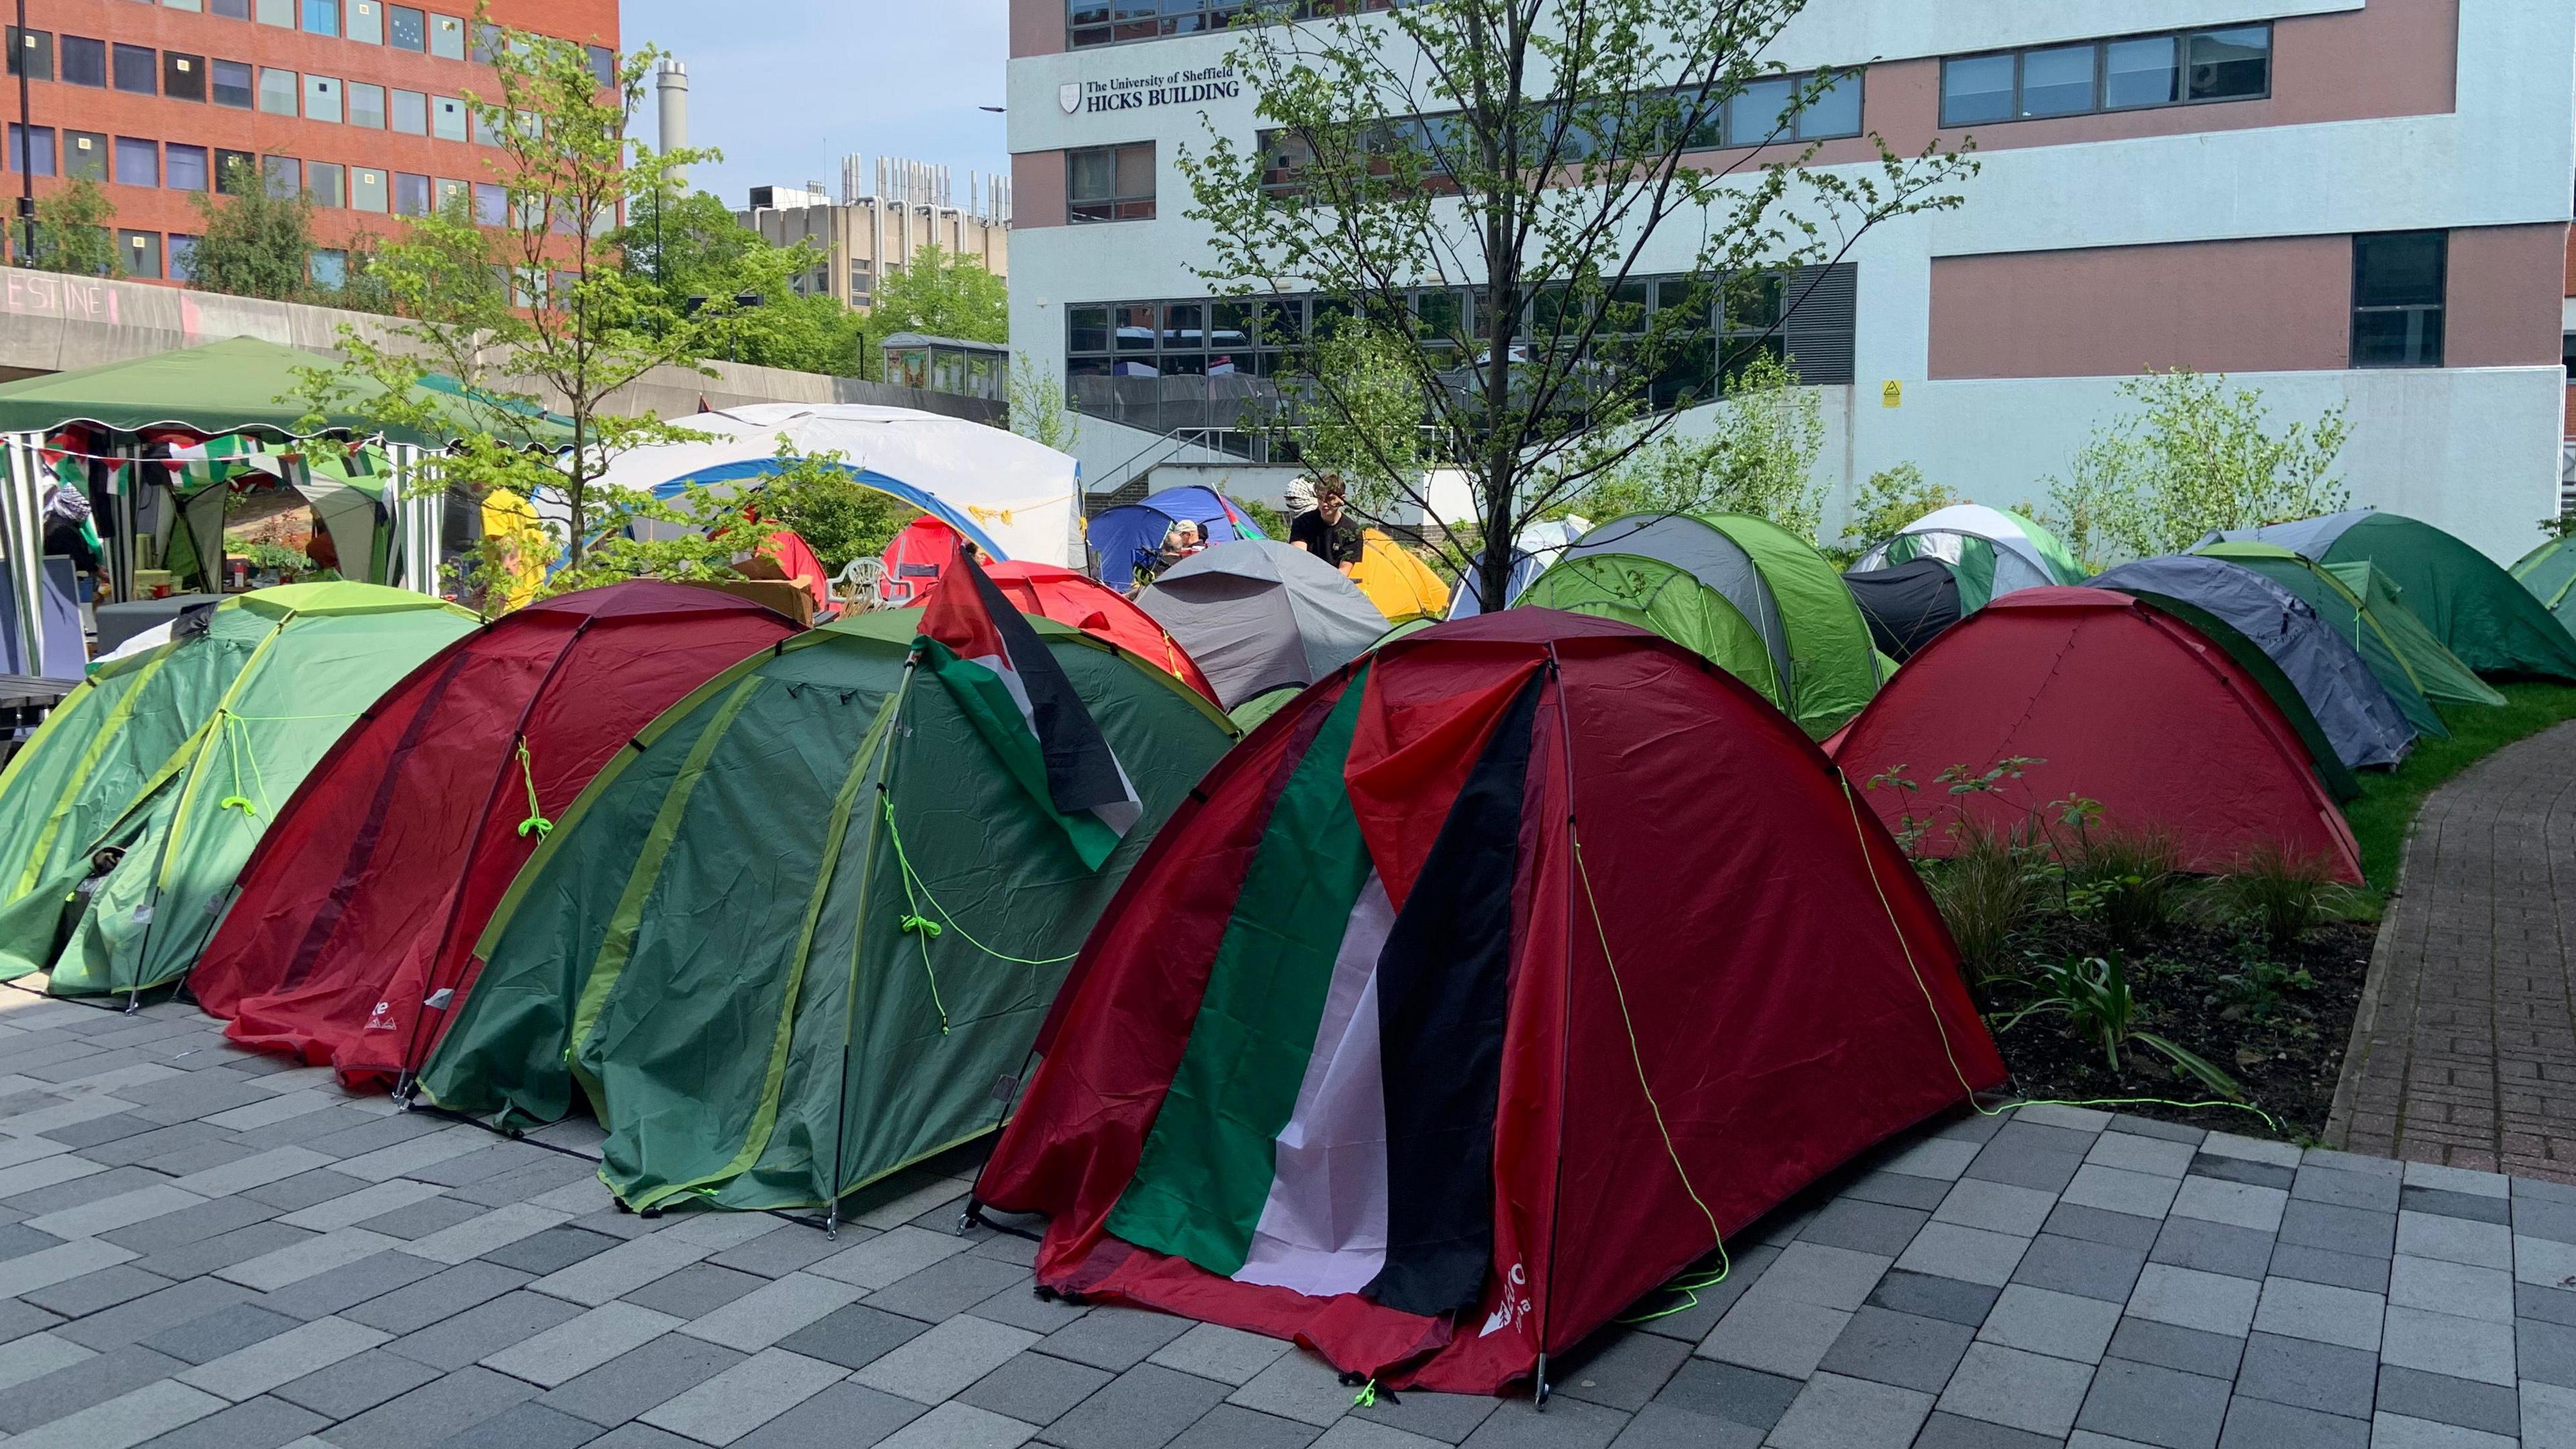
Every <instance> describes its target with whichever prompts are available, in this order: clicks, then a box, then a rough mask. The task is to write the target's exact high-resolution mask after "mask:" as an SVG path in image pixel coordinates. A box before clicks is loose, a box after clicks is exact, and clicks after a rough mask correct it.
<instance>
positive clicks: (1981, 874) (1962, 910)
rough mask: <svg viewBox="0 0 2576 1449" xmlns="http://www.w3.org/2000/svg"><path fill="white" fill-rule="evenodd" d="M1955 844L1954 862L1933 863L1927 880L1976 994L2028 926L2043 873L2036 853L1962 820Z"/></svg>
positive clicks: (1997, 832)
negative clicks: (2017, 934) (2039, 871)
mask: <svg viewBox="0 0 2576 1449" xmlns="http://www.w3.org/2000/svg"><path fill="white" fill-rule="evenodd" d="M1956 839H1957V845H1956V848H1955V849H1954V850H1953V851H1952V852H1951V855H1950V858H1949V859H1947V860H1944V861H1939V862H1936V863H1932V864H1931V865H1930V866H1929V867H1928V868H1926V869H1925V870H1924V873H1923V878H1924V884H1925V885H1926V886H1928V887H1929V888H1930V889H1931V892H1932V902H1933V904H1934V905H1936V906H1938V907H1940V910H1941V919H1942V921H1943V922H1945V923H1946V924H1947V925H1948V926H1949V927H1950V939H1951V940H1952V941H1954V942H1956V943H1958V947H1959V957H1960V960H1961V962H1962V963H1963V964H1965V965H1966V966H1967V968H1968V980H1969V986H1970V989H1971V990H1972V991H1975V990H1978V988H1979V984H1980V983H1981V982H1982V981H1983V980H1984V979H1985V978H1987V977H1989V976H1992V975H1993V974H1995V967H1996V965H1997V964H1998V963H1999V962H2000V961H2001V960H2002V959H2003V955H2004V948H2005V946H2006V945H2007V943H2009V942H2010V941H2011V939H2012V935H2013V933H2014V932H2015V931H2017V930H2019V929H2021V928H2022V927H2023V926H2025V925H2027V924H2029V921H2030V917H2031V913H2032V910H2033V909H2034V908H2035V907H2036V906H2037V905H2038V904H2039V883H2040V882H2039V873H2038V871H2037V869H2036V868H2035V866H2036V859H2035V857H2036V852H2034V851H2033V850H2032V849H2031V848H2030V847H2029V846H2028V845H2027V844H2025V843H2024V842H2022V841H2021V840H2020V839H2018V838H2016V837H2015V836H2014V835H2013V834H2012V833H2011V832H2009V831H2002V830H1994V829H1990V828H1988V827H1986V826H1984V825H1981V824H1978V823H1976V822H1974V821H1967V820H1963V821H1961V822H1960V824H1959V826H1958V829H1957V832H1956ZM1980 994H1982V993H1980Z"/></svg>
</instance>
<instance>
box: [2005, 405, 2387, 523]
mask: <svg viewBox="0 0 2576 1449" xmlns="http://www.w3.org/2000/svg"><path fill="white" fill-rule="evenodd" d="M2120 396H2121V397H2122V398H2123V399H2124V400H2125V401H2126V402H2128V403H2129V404H2130V405H2131V406H2130V410H2129V411H2126V412H2124V413H2122V414H2121V415H2120V416H2118V417H2116V418H2113V419H2111V420H2110V421H2108V422H2106V423H2103V424H2101V425H2099V426H2097V427H2096V428H2095V429H2094V431H2093V436H2092V437H2091V439H2090V440H2088V441H2087V442H2086V443H2085V445H2084V446H2083V448H2082V449H2080V450H2079V451H2078V452H2077V453H2076V455H2075V458H2074V460H2073V461H2072V462H2071V463H2070V464H2069V465H2068V467H2067V471H2066V474H2065V476H2064V477H2062V478H2051V479H2050V480H2049V489H2048V497H2049V508H2048V510H2047V512H2048V515H2049V520H2050V525H2051V526H2052V527H2053V528H2055V529H2056V530H2057V531H2058V534H2059V536H2060V537H2061V538H2063V539H2064V540H2065V542H2066V546H2067V547H2068V548H2070V549H2072V550H2074V551H2075V553H2076V555H2077V556H2078V557H2080V558H2083V559H2086V560H2088V561H2094V562H2112V561H2116V560H2119V559H2124V558H2152V557H2156V556H2159V555H2162V554H2169V553H2180V552H2182V551H2183V550H2185V549H2188V548H2190V547H2191V546H2192V545H2194V544H2196V543H2198V542H2199V541H2200V539H2201V537H2202V536H2203V535H2204V534H2207V533H2209V532H2210V531H2212V530H2213V529H2226V528H2255V527H2259V526H2261V525H2263V524H2267V523H2280V522H2286V521H2288V520H2290V519H2296V518H2312V517H2315V516H2316V515H2318V514H2321V513H2333V512H2337V511H2339V510H2341V509H2343V508H2346V507H2349V506H2350V504H2351V499H2352V495H2351V492H2350V490H2349V489H2347V488H2345V487H2344V486H2343V484H2342V483H2341V482H2340V481H2339V480H2338V479H2337V477H2336V475H2335V463H2336V459H2337V458H2339V457H2340V456H2341V455H2342V453H2343V445H2344V442H2345V440H2346V439H2347V438H2348V437H2349V436H2350V434H2351V429H2350V428H2349V427H2348V426H2347V425H2346V423H2345V422H2344V408H2343V405H2342V404H2341V403H2337V404H2336V405H2335V406H2333V407H2331V408H2328V409H2327V410H2326V411H2325V413H2324V414H2323V415H2322V416H2320V417H2319V418H2318V419H2317V420H2316V421H2315V422H2313V423H2300V422H2293V423H2291V424H2289V425H2288V426H2286V427H2283V428H2278V429H2276V428H2274V426H2273V424H2272V417H2271V410H2270V409H2268V408H2266V407H2265V406H2264V405H2263V393H2262V391H2261V389H2259V388H2248V387H2237V386H2235V385H2233V384H2231V383H2230V382H2229V381H2228V380H2227V378H2226V376H2225V375H2224V374H2203V373H2197V372H2193V371H2191V370H2190V369H2189V368H2176V369H2174V370H2173V371H2170V372H2148V373H2146V374H2145V375H2144V376H2141V377H2134V378H2130V379H2129V380H2128V381H2126V382H2123V383H2121V384H2120Z"/></svg>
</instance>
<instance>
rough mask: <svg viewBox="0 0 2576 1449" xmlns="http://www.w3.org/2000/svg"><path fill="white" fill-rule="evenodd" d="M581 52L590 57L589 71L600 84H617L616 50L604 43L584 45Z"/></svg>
mask: <svg viewBox="0 0 2576 1449" xmlns="http://www.w3.org/2000/svg"><path fill="white" fill-rule="evenodd" d="M581 53H582V54H584V55H586V56H588V57H590V73H591V74H592V75H594V76H596V77H598V78H599V83H600V84H601V85H602V86H614V85H616V84H617V52H616V51H613V50H611V49H609V48H608V47H607V46H604V45H585V46H583V47H582V48H581Z"/></svg>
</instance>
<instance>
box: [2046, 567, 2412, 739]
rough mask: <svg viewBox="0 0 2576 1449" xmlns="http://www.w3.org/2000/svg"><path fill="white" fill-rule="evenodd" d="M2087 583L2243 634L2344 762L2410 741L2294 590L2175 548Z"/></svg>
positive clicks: (2362, 670) (2363, 671) (2379, 693)
mask: <svg viewBox="0 0 2576 1449" xmlns="http://www.w3.org/2000/svg"><path fill="white" fill-rule="evenodd" d="M2093 587H2095V588H2100V589H2117V590H2118V591H2120V592H2121V593H2124V594H2133V595H2137V596H2139V597H2141V598H2144V599H2146V600H2148V601H2149V602H2150V603H2156V604H2162V605H2165V606H2167V607H2169V608H2170V607H2171V606H2172V605H2174V604H2176V603H2180V604H2183V605H2188V606H2191V607H2192V608H2196V609H2199V610H2201V611H2204V612H2206V613H2209V614H2212V615H2214V616H2216V617H2217V618H2218V620H2219V621H2220V622H2221V623H2224V624H2226V625H2227V626H2228V627H2230V628H2232V629H2234V630H2236V632H2237V633H2239V634H2242V635H2244V636H2245V638H2246V639H2247V640H2248V641H2250V642H2251V643H2252V644H2253V645H2254V646H2255V647H2256V648H2258V649H2260V650H2262V651H2263V653H2264V654H2265V655H2266V656H2268V657H2269V658H2270V659H2271V661H2272V662H2273V663H2274V664H2276V665H2278V666H2280V670H2281V673H2282V674H2283V675H2284V676H2286V677H2287V678H2288V680H2289V682H2290V685H2291V687H2292V688H2294V689H2296V690H2297V691H2298V692H2299V697H2300V699H2302V700H2304V701H2305V702H2306V703H2307V706H2308V710H2309V712H2310V713H2311V714H2313V715H2315V716H2316V721H2317V726H2318V728H2319V729H2321V730H2323V731H2324V732H2325V736H2326V739H2327V740H2328V741H2329V742H2330V743H2331V744H2332V745H2333V747H2334V752H2335V755H2336V757H2337V758H2339V759H2341V760H2342V761H2343V763H2344V764H2345V765H2346V766H2347V767H2348V768H2351V769H2356V770H2358V769H2362V768H2365V767H2367V766H2372V765H2395V764H2396V763H2397V762H2398V761H2400V760H2402V759H2404V758H2406V752H2407V751H2408V750H2409V749H2411V748H2412V747H2413V746H2414V743H2415V730H2414V727H2413V726H2412V725H2409V724H2408V723H2407V722H2406V716H2405V715H2404V714H2403V713H2401V712H2400V711H2399V710H2398V708H2397V702H2396V701H2395V700H2393V699H2391V698H2389V696H2388V691H2387V690H2386V689H2384V688H2382V687H2381V686H2380V683H2379V680H2378V678H2377V676H2375V675H2373V674H2372V673H2371V672H2370V665H2369V664H2368V663H2367V662H2365V661H2364V660H2363V659H2362V657H2361V655H2360V653H2359V652H2358V651H2357V650H2355V649H2354V648H2353V647H2352V645H2351V643H2350V642H2348V641H2347V640H2345V638H2344V637H2343V635H2342V634H2340V633H2338V632H2336V630H2335V629H2334V628H2333V627H2332V626H2330V625H2328V624H2327V623H2326V622H2325V621H2324V620H2323V619H2320V618H2318V617H2317V611H2316V610H2315V609H2313V608H2311V607H2309V605H2308V604H2307V603H2306V602H2305V601H2304V600H2302V599H2300V598H2299V597H2298V596H2297V595H2296V594H2293V593H2291V592H2290V591H2289V590H2288V589H2285V588H2283V587H2281V586H2280V585H2279V584H2276V583H2274V582H2272V581H2271V580H2270V579H2267V578H2265V577H2263V576H2262V575H2261V574H2258V573H2256V572H2254V571H2253V570H2252V569H2249V568H2246V567H2244V566H2242V565H2240V564H2233V563H2230V562H2228V561H2227V560H2225V559H2221V558H2209V557H2205V556H2201V555H2197V554H2181V555H2176V556H2173V557H2168V558H2150V559H2140V560H2139V561H2137V562H2136V563H2127V564H2122V565H2120V566H2119V567H2118V568H2115V569H2113V570H2111V571H2110V572H2108V573H2106V574H2103V575H2101V576H2100V577H2098V578H2096V579H2094V580H2093ZM2186 612H2187V611H2186Z"/></svg>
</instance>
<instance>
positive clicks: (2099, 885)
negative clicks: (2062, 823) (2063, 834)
mask: <svg viewBox="0 0 2576 1449" xmlns="http://www.w3.org/2000/svg"><path fill="white" fill-rule="evenodd" d="M2059 858H2060V860H2061V862H2062V863H2063V864H2064V866H2065V868H2066V877H2065V879H2066V909H2067V913H2068V914H2069V915H2072V916H2075V917H2076V918H2078V919H2079V920H2088V921H2098V922H2100V923H2101V925H2102V928H2103V930H2105V931H2106V932H2108V933H2109V934H2110V937H2111V941H2112V944H2113V945H2116V946H2120V947H2123V948H2126V947H2131V946H2135V945H2137V944H2138V943H2139V942H2141V941H2143V940H2145V939H2146V936H2147V933H2148V932H2149V931H2151V930H2154V929H2155V928H2156V927H2158V926H2164V925H2169V924H2171V923H2172V922H2173V919H2174V917H2175V916H2176V914H2177V913H2178V912H2179V911H2180V908H2181V903H2182V888H2183V879H2184V878H2183V871H2182V847H2181V846H2180V845H2179V844H2177V843H2176V842H2175V840H2174V838H2173V836H2172V834H2171V833H2170V832H2167V831H2163V830H2142V831H2100V832H2096V831H2094V830H2091V829H2089V828H2088V829H2085V830H2082V831H2080V832H2078V833H2077V834H2076V835H2075V836H2074V837H2073V839H2072V840H2071V842H2069V843H2068V844H2067V846H2066V847H2065V848H2063V849H2062V850H2061V851H2060V852H2059Z"/></svg>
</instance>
